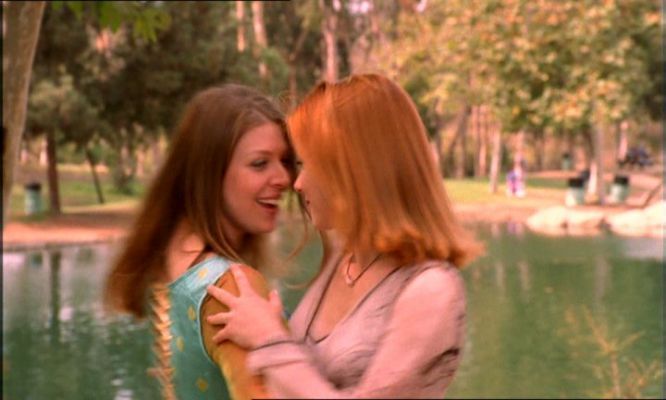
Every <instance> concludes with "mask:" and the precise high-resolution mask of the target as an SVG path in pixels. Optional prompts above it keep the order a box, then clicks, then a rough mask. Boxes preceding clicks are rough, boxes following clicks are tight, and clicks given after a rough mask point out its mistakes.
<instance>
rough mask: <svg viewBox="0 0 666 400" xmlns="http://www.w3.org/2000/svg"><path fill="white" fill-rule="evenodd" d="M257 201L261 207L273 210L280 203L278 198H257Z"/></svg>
mask: <svg viewBox="0 0 666 400" xmlns="http://www.w3.org/2000/svg"><path fill="white" fill-rule="evenodd" d="M257 203H259V204H260V205H261V206H262V207H264V208H266V209H268V210H271V211H273V210H277V208H278V205H279V203H280V199H262V200H257Z"/></svg>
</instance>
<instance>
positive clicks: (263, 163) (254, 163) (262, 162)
mask: <svg viewBox="0 0 666 400" xmlns="http://www.w3.org/2000/svg"><path fill="white" fill-rule="evenodd" d="M266 164H268V161H267V160H264V159H260V160H254V161H252V162H251V163H250V166H251V167H252V168H255V169H262V168H264V167H265V166H266Z"/></svg>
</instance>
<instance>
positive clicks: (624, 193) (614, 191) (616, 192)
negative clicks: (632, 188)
mask: <svg viewBox="0 0 666 400" xmlns="http://www.w3.org/2000/svg"><path fill="white" fill-rule="evenodd" d="M628 196H629V177H628V176H626V175H615V177H614V178H613V185H612V186H611V189H610V199H609V200H610V202H611V203H614V204H620V203H624V201H625V200H627V197H628Z"/></svg>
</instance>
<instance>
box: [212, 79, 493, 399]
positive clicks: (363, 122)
mask: <svg viewBox="0 0 666 400" xmlns="http://www.w3.org/2000/svg"><path fill="white" fill-rule="evenodd" d="M288 123H289V129H290V133H291V135H292V142H293V143H294V147H295V148H296V152H297V154H298V156H299V158H300V159H301V160H302V162H303V167H302V170H301V172H300V175H299V176H298V179H297V180H296V183H295V189H296V190H297V191H298V192H299V193H300V194H301V196H302V197H303V200H304V201H305V204H306V209H307V211H308V214H309V215H310V217H311V220H312V223H313V225H314V226H315V227H316V228H317V229H318V230H319V231H321V232H322V235H323V238H324V244H325V249H327V251H326V252H325V256H324V259H323V261H322V264H321V268H320V272H319V274H318V276H317V277H316V278H315V280H314V281H313V282H312V284H311V286H310V287H309V289H308V291H307V292H306V293H305V295H304V297H303V299H302V300H301V303H300V304H299V305H298V307H297V309H296V310H295V311H294V314H293V316H292V318H291V320H290V323H289V327H290V330H289V331H288V330H287V329H286V328H285V327H283V326H282V324H281V321H280V307H279V304H277V303H276V302H275V301H273V302H269V301H266V300H264V299H262V298H260V297H259V296H257V295H256V294H255V293H254V291H253V290H252V289H251V288H250V287H249V285H248V283H247V281H246V279H245V277H244V275H243V273H242V272H240V270H238V269H236V268H232V273H233V274H234V276H235V277H236V281H237V282H238V284H239V289H240V295H239V296H234V295H232V294H230V293H227V292H225V291H224V290H221V289H218V288H214V287H210V288H209V293H211V294H212V295H214V296H215V297H216V298H217V299H218V300H220V301H221V302H222V303H224V304H226V305H227V306H229V308H230V311H229V312H222V313H219V314H217V315H215V316H212V317H209V318H208V321H209V322H210V323H211V324H215V325H218V324H223V325H224V328H222V329H221V330H220V331H219V332H218V333H217V334H216V336H215V340H216V342H221V343H224V340H227V339H229V340H232V341H234V342H236V343H238V344H239V345H241V346H244V347H247V348H249V349H250V350H251V351H250V355H249V358H248V368H249V369H250V370H251V371H253V372H254V373H255V374H260V375H263V377H264V379H265V382H266V385H267V388H268V392H269V394H271V395H272V396H275V397H278V398H302V397H310V398H313V397H314V398H368V397H384V398H389V397H401V398H416V397H441V396H443V395H444V392H445V390H446V388H447V387H448V385H449V383H450V382H451V380H452V377H453V374H454V372H455V371H456V370H457V367H458V364H459V361H460V357H461V349H462V344H463V333H464V317H465V295H464V287H463V281H462V279H461V277H460V274H459V269H460V268H461V267H462V266H463V265H464V264H465V263H467V262H468V261H469V260H471V259H472V258H473V257H474V256H475V255H476V254H477V253H478V252H479V251H480V246H479V245H478V244H477V243H476V242H475V241H474V240H473V239H472V238H471V237H470V236H469V235H468V234H467V233H466V232H465V231H464V230H463V229H462V228H461V227H460V225H459V224H458V222H457V221H456V219H455V217H454V215H453V213H452V211H451V207H450V205H449V201H448V199H447V196H446V193H445V190H444V185H443V184H442V179H441V177H440V175H439V173H438V172H437V169H436V167H435V164H434V161H433V159H432V157H431V154H430V148H429V144H428V140H427V137H426V134H425V128H424V125H423V123H422V121H421V119H420V117H419V115H418V113H417V110H416V107H415V106H414V104H413V102H412V101H411V99H410V98H409V96H408V95H407V94H406V93H405V92H404V91H403V90H402V89H401V88H400V87H399V86H398V85H396V84H395V83H393V82H392V81H390V80H389V79H387V78H385V77H383V76H380V75H372V74H370V75H357V76H352V77H350V78H349V79H347V80H344V81H341V82H337V83H321V84H319V85H318V86H317V87H316V88H315V89H314V90H313V91H312V92H311V93H310V94H309V95H308V96H307V97H306V98H305V100H304V101H303V102H302V103H301V104H300V105H299V106H298V107H297V108H296V110H295V112H294V113H293V114H292V115H291V117H290V118H289V121H288ZM250 323H251V324H252V326H251V328H249V329H248V328H247V327H248V325H249V324H250Z"/></svg>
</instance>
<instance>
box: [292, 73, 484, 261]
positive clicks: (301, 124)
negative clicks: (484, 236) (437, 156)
mask: <svg viewBox="0 0 666 400" xmlns="http://www.w3.org/2000/svg"><path fill="white" fill-rule="evenodd" d="M288 125H289V130H290V134H291V135H292V142H293V144H294V147H295V148H296V152H297V153H298V155H299V157H300V158H302V159H303V161H304V162H305V164H306V165H307V168H308V169H309V170H312V173H313V175H314V176H315V177H316V179H318V180H319V182H320V185H321V186H322V187H325V188H326V190H327V195H329V196H330V201H329V204H330V206H331V207H332V210H333V217H332V219H333V220H334V221H335V224H336V226H335V228H336V230H337V231H338V232H339V233H340V234H341V236H342V238H344V240H345V242H346V244H347V246H352V245H353V246H358V247H360V248H364V249H368V250H374V251H377V252H381V253H385V254H390V255H392V256H394V257H396V258H397V259H398V260H400V261H401V263H403V265H407V264H410V263H413V262H417V261H421V260H425V259H439V260H447V261H449V262H451V263H452V264H454V265H456V266H458V267H461V266H463V265H464V264H466V263H467V262H468V261H470V260H471V259H472V258H474V257H475V256H476V255H477V254H479V253H480V251H481V248H482V246H481V245H480V244H478V243H477V242H476V241H475V240H474V239H473V238H472V236H470V235H469V234H468V233H467V232H466V231H465V230H464V229H463V228H462V227H461V226H460V225H459V223H458V221H457V220H456V218H455V216H454V214H453V212H452V211H451V206H450V202H449V200H448V197H447V194H446V191H445V189H444V184H443V180H442V177H441V176H440V174H439V172H438V171H437V168H436V166H435V162H434V159H433V157H432V156H431V149H430V146H429V143H428V139H427V135H426V130H425V127H424V125H423V122H422V121H421V118H420V117H419V114H418V112H417V109H416V107H415V105H414V103H413V102H412V100H411V98H410V97H409V95H408V94H407V93H406V92H405V91H404V90H403V89H402V88H400V86H398V85H397V84H395V83H394V82H392V81H391V80H389V79H388V78H386V77H383V76H381V75H376V74H365V75H354V76H351V77H349V78H348V79H346V80H343V81H340V82H336V83H329V82H322V83H320V84H318V85H317V86H316V87H315V88H314V89H313V90H312V91H311V92H310V93H309V94H308V95H307V96H306V98H305V99H304V100H303V102H302V103H301V104H300V105H299V106H298V107H297V108H296V110H295V111H294V112H293V113H292V114H291V115H290V116H289V118H288ZM347 250H349V249H347Z"/></svg>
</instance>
